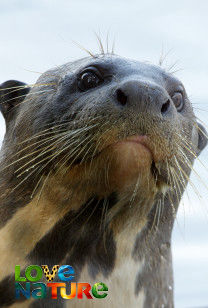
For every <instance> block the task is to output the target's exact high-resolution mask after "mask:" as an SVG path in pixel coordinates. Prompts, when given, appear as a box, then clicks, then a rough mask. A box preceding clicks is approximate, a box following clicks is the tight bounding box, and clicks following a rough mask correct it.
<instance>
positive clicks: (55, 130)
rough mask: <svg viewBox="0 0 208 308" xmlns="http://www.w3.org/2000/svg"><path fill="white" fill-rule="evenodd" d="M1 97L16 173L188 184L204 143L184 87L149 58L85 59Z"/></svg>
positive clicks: (111, 183)
mask: <svg viewBox="0 0 208 308" xmlns="http://www.w3.org/2000/svg"><path fill="white" fill-rule="evenodd" d="M15 85H16V84H15V82H14V84H12V86H13V87H15ZM17 86H19V84H17ZM8 87H9V86H8V84H6V83H5V84H3V85H2V88H8ZM17 89H21V91H25V92H26V93H23V94H22V95H23V96H22V97H24V95H25V94H27V91H28V90H27V88H24V87H23V88H17ZM5 91H8V90H5ZM5 94H6V96H7V97H8V95H10V96H12V95H13V96H14V97H12V98H10V99H9V100H8V99H7V100H6V101H5V100H4V96H2V111H3V113H4V115H5V118H6V121H7V135H6V138H5V151H6V148H7V143H9V142H10V143H11V140H13V144H12V147H13V153H17V155H16V159H17V160H18V159H19V160H18V162H17V164H18V170H19V172H20V175H22V174H23V175H24V171H25V168H26V169H27V170H29V171H30V170H31V171H32V170H33V169H34V168H35V169H36V170H37V172H39V174H40V173H43V172H45V173H47V172H48V171H49V170H50V171H51V170H53V172H60V170H61V171H63V170H64V174H65V175H66V174H68V172H69V170H71V169H73V168H77V169H76V174H79V180H80V177H82V176H83V174H84V170H85V175H86V174H87V175H86V178H87V180H88V181H91V183H93V184H94V186H95V187H96V189H97V190H99V191H107V192H108V193H109V192H113V191H115V190H125V189H126V190H130V191H132V190H133V191H135V187H137V190H138V191H139V190H140V191H144V190H146V191H148V192H149V193H150V192H152V193H155V192H158V191H159V192H160V191H161V190H164V188H168V187H174V186H175V185H176V181H177V179H178V181H179V182H180V183H181V184H183V183H185V182H186V181H187V179H188V176H189V171H190V169H191V165H192V163H193V159H194V157H195V156H197V155H198V154H199V153H200V151H201V150H202V149H203V148H204V146H205V144H206V141H205V135H204V128H203V127H201V125H199V124H198V123H197V122H196V119H195V116H194V113H193V109H192V106H191V104H190V101H189V99H188V97H187V94H186V91H185V89H184V86H183V84H182V83H181V82H180V81H179V80H178V79H177V78H175V77H174V76H173V75H172V74H169V73H167V72H166V71H164V70H163V69H161V68H160V67H158V66H154V65H151V64H147V63H142V62H138V61H132V60H128V59H124V58H120V57H117V56H112V55H105V56H98V57H96V58H90V59H89V58H87V59H83V60H80V61H77V62H74V63H71V64H70V63H69V64H67V65H64V66H62V67H60V68H56V69H54V70H51V71H49V72H47V73H45V74H43V75H42V76H41V77H40V78H39V80H38V81H37V84H36V85H35V86H34V87H33V88H32V89H31V91H30V93H29V94H27V97H26V98H25V99H24V100H22V101H21V102H20V100H21V96H20V97H19V95H18V91H16V88H13V91H10V93H9V94H8V93H7V92H6V93H5ZM15 101H16V102H17V103H16V105H17V106H16V107H15V106H14V105H15ZM24 146H25V148H24ZM28 149H30V151H31V153H32V154H31V159H29V160H28V157H27V159H26V160H25V159H24V155H25V154H26V153H28ZM10 151H11V146H10ZM22 157H23V158H22ZM81 168H82V169H81ZM80 170H82V171H83V172H82V171H80ZM86 170H87V172H86ZM27 172H28V171H27ZM80 174H82V175H80ZM182 186H184V184H183V185H182ZM103 194H104V195H105V193H103Z"/></svg>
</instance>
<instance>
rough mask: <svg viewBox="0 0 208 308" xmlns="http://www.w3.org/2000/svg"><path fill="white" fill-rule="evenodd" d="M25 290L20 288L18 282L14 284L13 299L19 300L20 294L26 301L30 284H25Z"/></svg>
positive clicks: (28, 296)
mask: <svg viewBox="0 0 208 308" xmlns="http://www.w3.org/2000/svg"><path fill="white" fill-rule="evenodd" d="M25 285H26V290H25V289H24V288H23V287H22V286H21V284H20V283H19V282H15V298H18V299H19V298H20V293H22V294H23V296H25V297H26V298H27V299H28V298H30V282H26V284H25Z"/></svg>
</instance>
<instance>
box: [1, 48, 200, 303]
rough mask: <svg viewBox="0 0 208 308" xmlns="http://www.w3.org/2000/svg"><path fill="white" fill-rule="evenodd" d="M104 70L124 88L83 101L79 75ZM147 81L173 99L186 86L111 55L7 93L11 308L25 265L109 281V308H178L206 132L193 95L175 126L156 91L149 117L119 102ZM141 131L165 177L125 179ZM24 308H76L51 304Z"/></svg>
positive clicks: (6, 296)
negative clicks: (119, 149) (125, 162)
mask: <svg viewBox="0 0 208 308" xmlns="http://www.w3.org/2000/svg"><path fill="white" fill-rule="evenodd" d="M92 64H93V65H94V64H97V65H98V64H99V65H101V66H102V68H103V70H104V71H105V70H106V71H107V70H110V68H111V67H113V69H114V71H113V73H112V79H111V80H108V81H107V82H106V83H105V84H104V86H103V87H99V88H98V89H95V90H94V91H89V93H80V92H78V91H77V89H76V83H75V77H74V76H76V74H78V72H79V71H80V70H81V69H82V68H84V67H85V66H89V65H92ZM132 67H133V68H134V69H132ZM147 68H148V70H146V69H147ZM136 69H137V70H138V72H139V73H138V76H139V77H138V76H137V75H136V73H135V71H136ZM146 72H149V75H148V73H146ZM141 74H144V76H143V77H144V78H147V75H148V76H149V77H148V78H150V79H151V80H153V81H154V82H153V85H154V84H157V83H161V85H162V86H163V87H166V88H167V89H168V91H171V90H172V88H174V86H175V85H176V84H177V82H178V81H177V79H176V78H175V77H173V76H172V75H170V74H168V73H166V72H165V71H163V70H162V69H161V68H158V67H156V66H151V65H149V64H143V63H139V62H138V64H137V63H136V62H135V61H130V60H127V59H122V58H119V57H117V56H114V55H104V54H103V55H100V56H93V57H92V58H85V59H82V60H80V61H76V62H74V63H69V64H66V65H63V66H61V67H59V68H56V69H53V70H51V71H49V72H46V73H45V74H43V75H42V76H41V77H40V79H39V80H38V81H37V84H36V85H35V86H34V87H32V88H31V89H29V87H27V86H26V85H24V84H22V83H20V84H19V83H17V82H15V81H13V82H9V83H4V84H3V85H2V86H1V89H0V90H1V92H0V93H1V104H0V106H1V110H2V113H3V114H4V117H5V120H6V126H7V132H6V136H5V139H4V143H3V147H2V150H1V175H0V187H1V195H0V200H1V207H0V218H1V229H0V238H1V241H0V250H1V257H0V266H1V271H0V275H1V276H0V304H1V307H4V306H11V307H18V305H20V306H21V304H17V303H14V301H15V299H14V296H13V288H14V281H13V270H14V265H15V264H20V265H21V267H22V268H25V267H26V266H27V265H30V264H39V265H41V264H47V265H49V266H51V267H52V266H53V265H54V264H70V265H72V266H73V267H74V268H75V270H76V274H77V277H76V279H77V280H80V281H86V282H92V283H93V282H97V281H100V280H101V281H103V282H106V284H107V285H108V286H109V296H108V297H107V298H106V299H105V300H102V302H101V301H100V302H99V305H100V306H99V307H126V306H127V305H130V307H145V308H149V307H173V278H172V266H171V244H170V241H171V231H172V227H173V223H174V219H175V215H176V212H177V208H178V204H179V202H180V199H181V197H182V194H183V192H184V190H185V188H186V185H187V182H188V179H189V174H190V172H191V169H192V165H193V161H194V159H195V158H196V157H197V155H199V153H200V152H201V150H202V149H203V148H204V147H205V145H206V132H205V130H204V129H203V127H201V126H199V124H198V123H197V122H196V119H195V116H194V113H193V110H192V107H191V104H190V102H189V101H188V98H187V96H186V105H185V108H184V111H183V113H182V114H178V113H177V112H176V111H175V110H173V118H171V119H166V120H164V119H163V120H162V119H161V118H158V117H157V116H156V115H155V114H154V112H155V111H154V110H153V109H152V110H151V109H149V110H148V109H145V108H146V107H145V106H146V105H147V106H148V98H147V97H146V96H145V95H146V94H145V91H144V93H143V98H144V99H143V100H141V101H140V105H141V106H142V107H140V108H143V110H142V111H141V110H139V109H138V106H137V102H136V101H132V106H131V108H129V109H128V110H126V112H123V109H118V108H117V106H116V105H114V104H112V102H113V101H114V99H115V98H114V96H113V92H114V90H115V89H116V88H117V87H118V86H119V85H120V84H122V82H124V80H126V79H127V80H128V79H131V75H132V76H133V77H132V78H134V79H135V78H136V77H135V76H137V78H141ZM145 74H146V75H145ZM129 76H130V77H129ZM158 76H160V77H159V79H158ZM158 80H159V81H158ZM161 80H162V81H161ZM151 87H153V88H151ZM152 90H154V86H152V85H151V86H150V87H149V91H152ZM20 91H21V92H20ZM151 93H152V92H151ZM11 102H12V103H11ZM135 114H137V116H135ZM201 131H202V132H203V133H202V132H201ZM135 134H139V135H142V134H148V136H149V139H150V143H149V146H150V147H151V149H152V152H153V155H154V160H155V169H154V170H157V172H156V174H155V176H154V177H153V176H152V170H151V169H148V168H147V169H145V168H144V169H142V168H141V169H140V171H141V174H140V175H138V176H137V177H136V178H134V177H132V178H129V174H128V173H127V174H125V175H124V176H123V177H120V174H119V172H120V170H121V169H122V168H123V166H122V157H120V156H119V153H118V155H117V154H115V150H114V148H111V144H112V143H115V142H117V141H120V140H124V139H126V138H128V137H129V136H131V135H135ZM127 285H128V288H126V287H127ZM4 286H6V287H7V288H8V291H7V293H5V287H4ZM121 290H123V291H122V292H121ZM130 301H131V302H130ZM24 304H26V306H28V307H64V302H63V301H62V300H57V301H56V303H54V301H51V300H49V299H48V300H43V301H32V302H30V303H28V304H27V303H24ZM12 305H13V306H12ZM15 305H16V306H15ZM69 305H70V307H77V306H80V305H84V307H96V305H97V301H96V300H93V301H89V300H86V301H83V302H82V303H81V302H78V303H76V300H72V301H70V303H69ZM102 305H103V306H102ZM21 307H23V306H21Z"/></svg>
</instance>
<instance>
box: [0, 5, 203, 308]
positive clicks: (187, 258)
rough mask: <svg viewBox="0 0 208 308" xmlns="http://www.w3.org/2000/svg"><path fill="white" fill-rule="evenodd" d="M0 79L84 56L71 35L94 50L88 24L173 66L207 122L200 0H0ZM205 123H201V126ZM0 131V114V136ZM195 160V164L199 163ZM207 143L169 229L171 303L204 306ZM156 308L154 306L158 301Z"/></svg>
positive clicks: (31, 77)
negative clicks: (171, 227)
mask: <svg viewBox="0 0 208 308" xmlns="http://www.w3.org/2000/svg"><path fill="white" fill-rule="evenodd" d="M0 29H1V35H0V83H2V82H4V81H6V80H7V79H18V80H20V81H24V82H27V83H29V84H33V83H34V82H35V81H36V79H37V78H38V76H39V74H40V73H42V72H44V71H45V70H47V69H49V68H51V67H54V66H56V65H60V64H63V63H65V62H68V61H73V60H75V59H78V58H80V57H85V56H86V54H85V52H84V51H83V50H81V49H80V48H78V47H77V45H76V44H74V43H73V42H72V41H76V42H78V43H79V44H81V45H83V46H84V47H85V48H87V49H89V50H91V51H92V52H94V53H96V52H98V51H99V49H98V44H97V41H96V37H95V34H94V32H97V33H98V34H99V35H100V36H101V38H102V40H103V43H104V44H105V41H106V36H107V35H108V34H109V44H111V45H112V44H113V41H114V38H115V53H117V54H119V55H121V56H124V57H128V58H134V59H136V60H142V61H149V62H152V63H154V64H158V62H159V58H160V55H161V53H163V54H167V56H166V59H165V62H164V67H165V68H167V69H168V68H169V67H171V66H172V65H174V64H175V67H174V70H177V72H176V73H175V74H176V76H177V77H179V78H180V79H181V80H182V81H183V83H184V84H185V87H186V90H187V92H188V94H189V96H190V99H191V101H192V103H193V106H194V109H195V112H196V115H197V117H198V118H200V119H201V120H202V121H203V123H204V124H205V126H206V125H207V126H208V75H207V74H208V35H207V34H208V33H207V32H208V1H207V0H200V1H195V0H182V1H179V0H174V1H167V0H157V1H154V0H145V1H136V0H128V1H125V0H114V1H113V0H105V1H99V0H76V1H70V0H68V1H67V0H57V1H55V0H30V1H28V0H18V1H17V0H16V1H15V0H10V1H6V0H0ZM207 128H208V127H207ZM4 132H5V126H4V121H3V118H2V117H0V143H1V142H2V139H3V136H4ZM202 164H203V165H202ZM206 166H207V168H208V150H207V149H206V150H205V151H204V152H203V154H202V155H201V156H200V161H198V162H196V163H195V170H196V172H193V174H192V177H191V185H189V188H188V195H187V194H185V196H184V198H183V201H182V202H181V206H180V210H179V212H178V216H177V221H176V223H175V228H174V233H173V263H174V275H175V303H176V308H184V307H208V205H207V201H208V188H207V186H208V169H206ZM158 308H159V307H158Z"/></svg>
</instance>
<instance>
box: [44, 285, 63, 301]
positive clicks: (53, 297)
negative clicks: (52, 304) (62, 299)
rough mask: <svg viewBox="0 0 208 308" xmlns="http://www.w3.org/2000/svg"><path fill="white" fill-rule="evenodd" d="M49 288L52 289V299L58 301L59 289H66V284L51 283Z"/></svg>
mask: <svg viewBox="0 0 208 308" xmlns="http://www.w3.org/2000/svg"><path fill="white" fill-rule="evenodd" d="M47 287H50V288H51V298H52V299H57V288H58V287H66V284H65V283H64V282H62V283H61V282H49V283H47Z"/></svg>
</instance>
